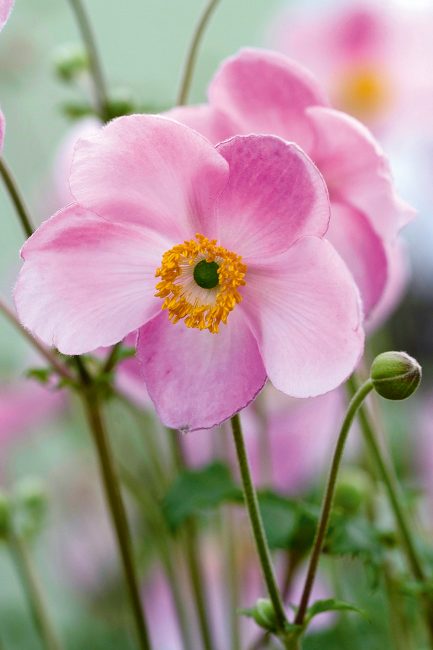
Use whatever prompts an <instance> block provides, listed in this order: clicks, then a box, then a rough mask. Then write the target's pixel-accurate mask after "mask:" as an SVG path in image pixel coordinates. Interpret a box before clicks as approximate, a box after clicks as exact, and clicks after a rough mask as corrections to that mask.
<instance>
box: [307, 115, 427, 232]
mask: <svg viewBox="0 0 433 650" xmlns="http://www.w3.org/2000/svg"><path fill="white" fill-rule="evenodd" d="M307 114H308V116H309V117H310V119H311V123H312V125H313V127H314V129H315V134H316V136H315V141H314V145H313V148H312V150H311V157H312V158H313V160H314V161H315V163H316V164H317V166H318V167H319V169H320V171H321V172H322V174H323V176H324V177H325V180H326V183H327V185H328V189H329V193H330V195H331V198H334V197H338V198H340V199H341V198H342V199H344V200H347V202H349V203H351V204H352V205H353V206H355V207H356V208H358V210H360V211H361V212H363V213H364V214H365V215H366V216H367V217H368V219H369V220H370V223H371V225H372V226H373V228H374V229H375V231H376V232H377V233H378V234H379V235H380V236H381V237H383V238H385V239H387V240H390V239H393V238H395V236H396V234H397V232H398V231H399V229H400V228H401V227H402V226H404V225H405V224H406V223H408V222H409V221H410V220H411V219H412V218H413V216H414V211H413V210H412V208H410V207H409V206H408V205H407V204H405V203H404V202H403V201H402V200H401V199H399V198H398V197H397V196H396V194H395V190H394V187H393V182H392V175H391V171H390V168H389V164H388V161H387V159H386V158H385V156H384V154H383V152H382V150H381V149H380V147H379V145H378V143H377V142H376V140H375V139H374V138H373V136H372V135H371V134H370V132H369V131H368V130H367V129H366V128H365V127H364V126H363V125H362V124H361V123H360V122H358V121H357V120H355V119H354V118H352V117H350V116H349V115H346V114H344V113H340V112H339V111H335V110H333V109H330V108H326V107H320V106H318V107H312V108H309V109H308V110H307Z"/></svg>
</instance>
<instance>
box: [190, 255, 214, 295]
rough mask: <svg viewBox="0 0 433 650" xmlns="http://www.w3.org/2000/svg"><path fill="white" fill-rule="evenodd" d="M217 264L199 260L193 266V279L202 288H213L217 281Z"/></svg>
mask: <svg viewBox="0 0 433 650" xmlns="http://www.w3.org/2000/svg"><path fill="white" fill-rule="evenodd" d="M218 268H219V267H218V264H217V263H216V262H206V260H201V262H199V263H198V264H197V265H196V266H195V268H194V280H195V281H196V282H197V284H198V286H199V287H202V288H203V289H213V288H214V287H216V286H217V284H218V283H219V276H218Z"/></svg>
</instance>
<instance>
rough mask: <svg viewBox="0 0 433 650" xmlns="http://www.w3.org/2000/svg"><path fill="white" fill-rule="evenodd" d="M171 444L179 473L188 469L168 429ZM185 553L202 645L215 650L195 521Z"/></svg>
mask: <svg viewBox="0 0 433 650" xmlns="http://www.w3.org/2000/svg"><path fill="white" fill-rule="evenodd" d="M168 434H169V439H170V442H171V448H172V455H173V460H174V463H175V465H176V468H177V470H178V471H181V470H183V469H185V468H187V466H188V465H187V462H186V458H185V454H184V451H183V449H182V445H181V441H180V437H179V436H180V434H179V432H178V431H175V430H173V429H168ZM184 552H185V558H186V564H187V569H188V574H189V580H190V583H191V588H192V592H193V596H194V603H195V608H196V612H197V620H198V624H199V628H200V634H201V639H202V644H203V647H204V648H205V650H214V645H213V641H212V633H211V628H210V622H209V618H208V612H209V607H208V604H207V597H206V590H205V587H204V582H203V565H202V562H201V555H200V549H199V544H198V530H197V525H196V522H195V521H194V519H192V518H189V519H188V520H187V521H186V522H185V543H184Z"/></svg>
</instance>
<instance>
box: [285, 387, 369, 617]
mask: <svg viewBox="0 0 433 650" xmlns="http://www.w3.org/2000/svg"><path fill="white" fill-rule="evenodd" d="M372 389H373V384H372V382H371V380H370V379H368V380H367V381H366V382H365V383H364V384H363V385H362V386H361V387H360V388H359V389H358V390H357V392H356V393H355V395H354V396H353V398H352V399H351V401H350V404H349V407H348V409H347V412H346V415H345V417H344V420H343V424H342V426H341V429H340V433H339V436H338V440H337V445H336V448H335V451H334V456H333V459H332V464H331V469H330V472H329V478H328V483H327V486H326V491H325V495H324V498H323V502H322V510H321V513H320V519H319V523H318V527H317V530H316V536H315V539H314V543H313V549H312V552H311V556H310V562H309V565H308V571H307V576H306V578H305V583H304V588H303V591H302V596H301V601H300V603H299V608H298V611H297V613H296V617H295V624H296V625H303V623H304V619H305V614H306V612H307V608H308V603H309V600H310V596H311V591H312V589H313V584H314V579H315V577H316V571H317V566H318V564H319V558H320V554H321V552H322V549H323V544H324V542H325V537H326V532H327V530H328V524H329V516H330V514H331V509H332V503H333V500H334V493H335V485H336V482H337V476H338V470H339V468H340V463H341V459H342V456H343V451H344V445H345V443H346V440H347V436H348V433H349V431H350V427H351V425H352V422H353V420H354V418H355V415H356V412H357V411H358V409H359V407H360V405H361V404H362V402H363V401H364V399H365V398H366V397H367V395H368V394H369V393H370V392H371V391H372Z"/></svg>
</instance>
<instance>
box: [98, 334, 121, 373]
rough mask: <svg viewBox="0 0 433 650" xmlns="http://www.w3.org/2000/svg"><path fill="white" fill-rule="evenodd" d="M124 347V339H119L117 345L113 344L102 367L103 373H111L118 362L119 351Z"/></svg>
mask: <svg viewBox="0 0 433 650" xmlns="http://www.w3.org/2000/svg"><path fill="white" fill-rule="evenodd" d="M121 347H122V341H119V343H116V345H113V347H112V348H111V350H110V353H109V355H108V356H107V358H106V359H105V362H104V365H103V367H102V372H103V373H109V372H111V371H112V370H113V368H114V367H115V365H116V363H117V355H118V354H119V351H120V349H121Z"/></svg>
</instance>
